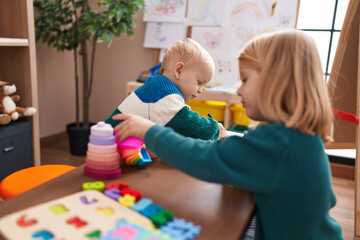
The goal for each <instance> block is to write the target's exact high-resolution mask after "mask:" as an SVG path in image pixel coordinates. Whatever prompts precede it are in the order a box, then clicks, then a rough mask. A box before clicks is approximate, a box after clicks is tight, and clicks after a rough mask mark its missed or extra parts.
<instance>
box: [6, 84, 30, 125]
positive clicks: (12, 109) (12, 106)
mask: <svg viewBox="0 0 360 240" xmlns="http://www.w3.org/2000/svg"><path fill="white" fill-rule="evenodd" d="M15 92H16V86H15V84H11V83H8V82H3V81H0V125H5V124H8V123H10V121H15V120H17V119H18V118H19V117H23V116H25V117H30V116H32V115H34V114H35V113H36V108H34V107H26V108H23V107H18V106H16V103H15V102H17V101H19V100H20V96H19V95H13V96H10V95H11V94H13V93H15Z"/></svg>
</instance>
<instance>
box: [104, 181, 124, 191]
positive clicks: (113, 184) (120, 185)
mask: <svg viewBox="0 0 360 240" xmlns="http://www.w3.org/2000/svg"><path fill="white" fill-rule="evenodd" d="M127 187H128V184H127V183H126V182H110V183H107V184H106V185H105V189H112V188H115V189H122V188H127Z"/></svg>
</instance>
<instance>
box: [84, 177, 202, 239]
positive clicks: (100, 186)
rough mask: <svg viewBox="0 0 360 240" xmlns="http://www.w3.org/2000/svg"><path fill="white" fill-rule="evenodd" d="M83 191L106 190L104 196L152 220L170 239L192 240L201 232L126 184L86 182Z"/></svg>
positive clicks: (198, 227) (107, 237)
mask: <svg viewBox="0 0 360 240" xmlns="http://www.w3.org/2000/svg"><path fill="white" fill-rule="evenodd" d="M83 189H84V190H89V189H92V190H98V191H102V190H104V194H105V195H106V196H108V197H109V198H112V199H114V200H115V201H117V202H119V203H120V204H122V205H124V206H126V207H129V208H130V209H131V210H133V211H136V212H138V213H140V214H141V215H143V216H144V217H147V218H148V219H150V220H151V221H152V223H153V224H154V225H155V227H157V228H159V230H160V231H161V232H162V233H166V234H168V235H169V236H170V237H171V238H170V239H172V238H173V239H177V240H191V239H193V238H194V237H196V236H198V235H199V234H200V232H201V227H200V226H196V225H194V224H193V223H192V222H187V221H185V220H184V219H179V218H174V214H173V212H172V211H169V210H166V209H164V207H162V206H160V205H157V204H153V201H152V200H151V199H149V198H142V196H141V193H140V192H139V191H137V190H134V189H131V188H130V187H129V186H128V184H127V183H126V182H111V183H107V184H105V183H103V182H101V181H98V182H86V183H84V184H83ZM118 231H119V229H118V227H117V228H115V229H113V230H111V231H110V232H109V234H107V235H106V237H105V238H101V239H104V240H112V239H116V238H111V234H113V233H115V232H118ZM127 239H135V238H127Z"/></svg>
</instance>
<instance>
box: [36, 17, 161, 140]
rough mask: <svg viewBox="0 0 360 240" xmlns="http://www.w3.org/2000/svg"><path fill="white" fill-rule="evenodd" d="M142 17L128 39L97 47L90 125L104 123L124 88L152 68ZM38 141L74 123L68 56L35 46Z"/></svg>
mask: <svg viewBox="0 0 360 240" xmlns="http://www.w3.org/2000/svg"><path fill="white" fill-rule="evenodd" d="M142 17H143V15H142V13H140V12H139V13H137V14H136V15H135V18H136V20H137V21H138V24H137V26H136V27H135V30H134V36H133V37H132V38H129V37H127V36H126V35H124V36H121V37H119V38H116V39H114V41H113V43H112V44H111V46H110V48H108V47H107V46H106V44H105V43H101V44H98V45H97V52H96V58H95V72H94V85H93V91H92V96H91V99H90V121H93V122H97V121H100V120H104V119H105V118H106V117H107V116H108V115H109V114H110V113H112V111H113V110H114V109H115V107H116V106H118V105H119V104H120V102H121V101H122V100H123V99H124V98H125V85H126V82H128V81H133V80H136V79H137V77H138V75H139V74H140V72H141V71H142V70H145V69H149V68H150V67H152V66H153V64H154V50H151V49H145V48H143V46H142V45H143V40H144V34H145V23H143V21H142ZM36 47H37V49H36V54H37V72H38V88H39V89H38V92H39V119H40V137H47V136H51V135H53V134H56V133H60V132H64V131H66V130H65V126H66V124H68V123H70V122H74V121H75V89H74V88H75V80H74V65H73V63H74V61H73V53H72V52H64V53H59V52H56V50H54V49H53V48H50V47H48V46H47V45H44V44H42V43H38V44H37V46H36Z"/></svg>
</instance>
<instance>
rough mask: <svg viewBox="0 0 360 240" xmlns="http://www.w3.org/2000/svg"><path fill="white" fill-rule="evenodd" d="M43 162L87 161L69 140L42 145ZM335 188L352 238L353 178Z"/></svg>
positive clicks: (335, 212)
mask: <svg viewBox="0 0 360 240" xmlns="http://www.w3.org/2000/svg"><path fill="white" fill-rule="evenodd" d="M41 160H42V164H43V165H45V164H67V165H72V166H79V165H81V164H83V163H84V162H85V156H72V155H71V154H70V150H69V143H68V141H60V142H58V143H56V144H53V145H50V146H47V147H42V149H41ZM333 189H334V192H335V195H336V198H337V204H336V206H335V208H333V209H332V210H331V212H330V214H331V216H332V217H333V218H335V219H336V220H337V221H338V222H339V223H340V225H341V227H342V230H343V235H344V239H345V240H352V239H353V236H354V189H355V183H354V181H353V180H348V179H343V178H333Z"/></svg>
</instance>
